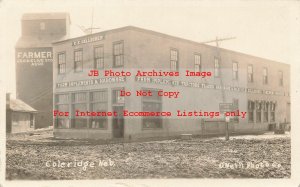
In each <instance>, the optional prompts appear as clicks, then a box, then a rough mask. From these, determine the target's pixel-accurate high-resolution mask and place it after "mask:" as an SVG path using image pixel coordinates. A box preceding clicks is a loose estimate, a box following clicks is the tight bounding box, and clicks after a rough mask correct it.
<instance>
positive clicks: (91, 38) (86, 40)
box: [72, 35, 104, 46]
mask: <svg viewBox="0 0 300 187" xmlns="http://www.w3.org/2000/svg"><path fill="white" fill-rule="evenodd" d="M103 39H104V36H103V35H98V36H89V37H86V38H82V39H80V40H76V41H73V42H72V46H76V45H81V44H86V43H92V42H97V41H100V40H103Z"/></svg>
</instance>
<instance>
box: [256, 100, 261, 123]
mask: <svg viewBox="0 0 300 187" xmlns="http://www.w3.org/2000/svg"><path fill="white" fill-rule="evenodd" d="M255 106H256V123H261V109H262V102H260V101H256V103H255Z"/></svg>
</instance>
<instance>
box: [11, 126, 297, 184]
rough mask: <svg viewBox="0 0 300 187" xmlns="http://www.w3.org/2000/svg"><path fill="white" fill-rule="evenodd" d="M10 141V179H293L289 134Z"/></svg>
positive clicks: (44, 135)
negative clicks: (119, 140)
mask: <svg viewBox="0 0 300 187" xmlns="http://www.w3.org/2000/svg"><path fill="white" fill-rule="evenodd" d="M7 138H8V140H7V151H6V156H7V157H6V164H7V168H6V178H7V179H8V180H15V179H26V180H27V179H31V180H45V179H121V178H122V179H124V178H289V177H290V175H291V173H290V171H291V164H290V163H291V146H290V135H289V134H285V135H273V134H272V135H270V134H265V135H256V136H253V135H252V136H235V137H230V140H229V141H224V138H223V137H220V138H205V139H201V138H193V139H191V140H181V139H174V140H162V141H149V142H132V143H109V144H107V143H106V144H103V142H98V141H92V142H91V141H79V140H55V139H54V138H53V137H52V131H51V130H46V131H38V132H36V133H34V134H29V133H26V134H21V135H10V136H8V137H7ZM68 164H69V165H68ZM81 164H82V165H83V166H81ZM85 164H86V165H88V166H86V167H84V165H85Z"/></svg>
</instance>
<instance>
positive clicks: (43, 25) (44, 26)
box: [40, 22, 46, 31]
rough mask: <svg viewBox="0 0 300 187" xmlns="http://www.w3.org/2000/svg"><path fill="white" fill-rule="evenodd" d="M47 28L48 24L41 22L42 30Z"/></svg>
mask: <svg viewBox="0 0 300 187" xmlns="http://www.w3.org/2000/svg"><path fill="white" fill-rule="evenodd" d="M45 29H46V24H45V22H41V23H40V30H42V31H43V30H45Z"/></svg>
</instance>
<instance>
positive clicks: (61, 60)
mask: <svg viewBox="0 0 300 187" xmlns="http://www.w3.org/2000/svg"><path fill="white" fill-rule="evenodd" d="M57 58H58V74H64V73H66V54H65V53H59V54H58V57H57Z"/></svg>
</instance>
